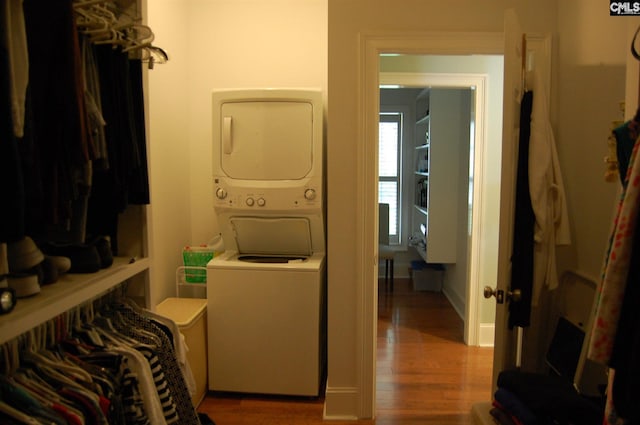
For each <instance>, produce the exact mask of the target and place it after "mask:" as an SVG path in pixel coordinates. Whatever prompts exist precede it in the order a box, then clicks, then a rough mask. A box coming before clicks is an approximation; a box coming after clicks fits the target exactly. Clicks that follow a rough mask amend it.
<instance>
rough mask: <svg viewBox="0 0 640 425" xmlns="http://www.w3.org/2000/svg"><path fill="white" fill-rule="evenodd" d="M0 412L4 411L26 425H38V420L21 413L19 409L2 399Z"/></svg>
mask: <svg viewBox="0 0 640 425" xmlns="http://www.w3.org/2000/svg"><path fill="white" fill-rule="evenodd" d="M0 412H2V413H5V414H6V415H8V416H10V417H11V418H13V419H15V420H16V421H18V422H20V423H22V424H26V425H40V421H38V420H37V419H34V418H32V417H31V416H29V415H27V414H25V413H22V412H21V411H20V410H18V409H16V408H14V407H11V406H10V405H8V404H7V403H5V402H4V401H2V400H0Z"/></svg>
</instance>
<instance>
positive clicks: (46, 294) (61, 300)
mask: <svg viewBox="0 0 640 425" xmlns="http://www.w3.org/2000/svg"><path fill="white" fill-rule="evenodd" d="M130 261H131V259H130V258H122V257H116V258H114V261H113V264H112V265H111V267H109V268H106V269H102V270H100V271H98V272H96V273H90V274H71V273H69V274H65V275H62V276H61V277H60V278H59V279H58V281H57V282H56V283H54V284H51V285H45V286H43V287H42V289H41V291H40V293H39V294H37V295H34V296H33V297H29V298H20V299H18V301H17V303H16V307H15V309H14V310H13V311H12V312H11V313H9V314H7V315H3V316H0V344H2V343H5V342H7V341H9V340H11V339H13V338H15V337H17V336H18V335H20V334H22V333H24V332H27V331H28V330H29V329H31V328H34V327H36V326H38V325H40V324H42V323H44V322H46V321H47V320H51V319H53V318H54V317H56V316H58V315H60V314H62V313H64V312H65V311H68V310H70V309H72V308H74V307H75V306H77V305H81V304H83V303H85V302H87V301H90V300H93V299H95V298H97V297H99V296H101V295H103V294H105V293H106V292H108V291H109V290H110V289H112V288H114V287H116V286H118V285H119V284H121V283H122V282H124V281H125V280H127V279H129V278H131V277H133V276H135V275H137V274H139V273H142V272H144V271H146V270H148V269H149V264H150V260H149V259H148V258H140V259H137V260H135V261H134V262H132V263H131V262H130Z"/></svg>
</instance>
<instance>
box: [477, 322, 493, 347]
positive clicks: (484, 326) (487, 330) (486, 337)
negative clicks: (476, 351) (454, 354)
mask: <svg viewBox="0 0 640 425" xmlns="http://www.w3.org/2000/svg"><path fill="white" fill-rule="evenodd" d="M495 336H496V325H495V323H480V330H479V334H478V345H479V346H480V347H493V344H494V342H495Z"/></svg>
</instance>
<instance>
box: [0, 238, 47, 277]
mask: <svg viewBox="0 0 640 425" xmlns="http://www.w3.org/2000/svg"><path fill="white" fill-rule="evenodd" d="M7 260H8V263H9V271H10V272H12V273H13V272H24V271H26V270H29V269H31V268H33V267H35V266H37V265H38V264H40V263H42V261H43V260H44V254H43V253H42V251H40V248H38V246H37V245H36V243H35V242H34V241H33V239H31V238H30V237H29V236H25V237H23V238H22V239H20V240H18V241H15V242H9V243H8V244H7Z"/></svg>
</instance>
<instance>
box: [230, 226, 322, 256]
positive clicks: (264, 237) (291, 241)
mask: <svg viewBox="0 0 640 425" xmlns="http://www.w3.org/2000/svg"><path fill="white" fill-rule="evenodd" d="M229 222H230V224H231V228H232V230H233V233H234V235H235V239H236V244H237V246H238V252H239V253H240V254H255V255H295V256H310V255H311V254H312V253H313V252H312V249H311V225H310V223H309V220H308V219H307V218H303V217H293V218H291V217H289V218H265V217H231V218H230V220H229Z"/></svg>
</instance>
